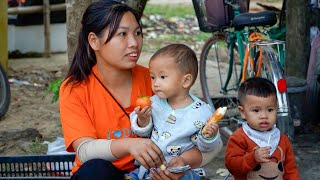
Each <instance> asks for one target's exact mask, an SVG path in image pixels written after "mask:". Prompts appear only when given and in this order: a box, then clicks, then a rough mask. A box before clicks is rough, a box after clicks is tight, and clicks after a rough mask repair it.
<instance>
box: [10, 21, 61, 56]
mask: <svg viewBox="0 0 320 180" xmlns="http://www.w3.org/2000/svg"><path fill="white" fill-rule="evenodd" d="M66 29H67V28H66V24H65V23H58V24H51V25H50V49H51V50H50V52H66V51H67V30H66ZM15 50H19V51H20V52H21V53H26V52H38V53H43V52H44V26H43V25H31V26H15V25H8V51H9V52H11V51H15Z"/></svg>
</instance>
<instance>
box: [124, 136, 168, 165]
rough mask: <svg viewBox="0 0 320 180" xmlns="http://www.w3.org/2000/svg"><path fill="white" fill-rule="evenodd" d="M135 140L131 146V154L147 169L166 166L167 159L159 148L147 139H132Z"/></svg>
mask: <svg viewBox="0 0 320 180" xmlns="http://www.w3.org/2000/svg"><path fill="white" fill-rule="evenodd" d="M132 140H135V142H134V143H131V145H130V146H129V153H130V154H131V155H132V156H133V157H134V158H135V160H137V161H139V162H140V164H141V165H143V166H144V167H145V168H147V169H150V168H156V167H159V166H160V165H161V164H165V163H166V162H165V158H164V156H163V154H162V151H161V150H160V149H159V147H158V146H157V145H156V144H155V143H154V142H152V141H151V140H150V139H147V138H132Z"/></svg>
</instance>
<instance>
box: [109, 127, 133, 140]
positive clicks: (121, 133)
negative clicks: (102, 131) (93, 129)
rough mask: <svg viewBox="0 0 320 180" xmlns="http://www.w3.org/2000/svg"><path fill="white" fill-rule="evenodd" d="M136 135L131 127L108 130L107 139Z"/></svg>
mask: <svg viewBox="0 0 320 180" xmlns="http://www.w3.org/2000/svg"><path fill="white" fill-rule="evenodd" d="M132 135H134V133H133V131H132V130H131V129H129V128H124V129H120V130H108V132H107V139H108V140H110V139H119V138H127V137H132Z"/></svg>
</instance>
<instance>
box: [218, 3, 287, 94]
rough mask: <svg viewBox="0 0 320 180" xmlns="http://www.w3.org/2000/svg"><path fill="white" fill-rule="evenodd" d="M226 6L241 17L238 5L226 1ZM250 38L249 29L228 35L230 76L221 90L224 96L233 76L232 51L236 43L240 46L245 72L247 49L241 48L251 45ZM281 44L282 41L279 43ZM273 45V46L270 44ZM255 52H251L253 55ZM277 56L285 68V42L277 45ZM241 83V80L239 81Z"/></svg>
mask: <svg viewBox="0 0 320 180" xmlns="http://www.w3.org/2000/svg"><path fill="white" fill-rule="evenodd" d="M225 4H227V5H229V6H231V7H232V9H233V13H234V15H235V16H237V15H239V14H240V10H239V8H240V6H239V5H238V4H236V3H233V2H231V1H230V0H226V1H225ZM248 36H249V31H248V30H247V29H243V30H240V31H238V30H234V31H230V32H229V34H228V40H227V46H228V48H229V49H230V50H229V54H228V57H229V61H230V62H229V70H228V74H227V79H226V81H225V83H224V85H223V86H222V89H221V91H220V92H221V93H223V94H227V92H228V89H227V87H228V84H229V81H230V78H231V76H232V66H233V63H234V53H233V51H232V49H234V46H235V43H237V44H238V46H237V47H238V48H237V50H238V53H239V57H240V65H241V71H240V72H242V71H243V65H244V52H245V49H244V46H241V44H244V45H246V46H249V45H250V43H249V42H248ZM279 42H280V41H279ZM270 45H272V44H270ZM252 53H253V52H251V54H252ZM277 54H278V55H279V56H278V57H279V58H278V59H279V62H280V65H281V67H284V65H285V44H284V42H283V43H277ZM240 77H241V74H240ZM239 82H240V80H239ZM236 86H237V87H236V88H238V87H239V84H237V85H236Z"/></svg>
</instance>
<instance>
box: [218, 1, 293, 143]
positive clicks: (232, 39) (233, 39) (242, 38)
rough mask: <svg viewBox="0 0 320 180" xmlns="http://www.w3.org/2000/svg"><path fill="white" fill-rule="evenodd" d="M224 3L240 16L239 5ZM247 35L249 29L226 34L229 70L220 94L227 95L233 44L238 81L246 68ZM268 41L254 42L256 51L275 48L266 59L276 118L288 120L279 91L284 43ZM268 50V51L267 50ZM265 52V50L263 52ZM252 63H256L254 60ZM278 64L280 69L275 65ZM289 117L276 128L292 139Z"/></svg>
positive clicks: (229, 2)
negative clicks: (272, 85) (237, 64)
mask: <svg viewBox="0 0 320 180" xmlns="http://www.w3.org/2000/svg"><path fill="white" fill-rule="evenodd" d="M225 3H226V4H227V5H229V6H231V7H232V9H233V13H234V15H235V16H237V15H239V14H240V11H239V5H238V4H236V3H232V2H231V1H230V0H226V1H225ZM249 35H250V30H249V28H248V27H247V28H244V29H242V30H236V29H234V31H230V32H229V34H228V38H227V47H228V48H230V49H229V51H228V53H229V54H228V57H229V70H228V74H227V78H226V81H225V83H224V84H223V85H222V89H221V91H220V92H221V93H223V94H227V92H228V89H227V87H228V84H229V81H230V79H231V76H232V73H233V70H232V68H233V64H234V51H233V49H234V46H235V43H237V44H238V46H237V50H238V53H239V56H240V65H241V71H240V72H241V73H240V79H241V77H242V72H243V68H247V67H244V58H245V56H244V52H245V49H244V46H246V48H248V47H250V45H251V43H252V42H249ZM268 39H269V40H263V41H261V42H258V43H257V42H254V43H257V44H256V47H255V48H256V49H259V48H258V46H260V47H261V46H262V47H265V48H274V46H276V48H275V49H276V50H275V51H276V53H273V52H270V53H268V59H269V62H268V64H270V67H268V68H270V71H272V72H274V73H273V74H272V76H273V77H272V78H271V79H272V80H273V84H274V85H275V87H276V89H277V99H278V112H277V116H278V117H279V118H280V119H281V118H288V117H289V104H288V96H287V94H286V92H280V91H279V87H278V86H279V80H282V79H284V77H283V75H284V66H285V42H284V41H279V40H270V38H269V37H268ZM255 48H252V50H251V51H250V55H251V57H255V56H254V55H255V51H256V49H255ZM269 50H270V49H269ZM264 51H266V50H264ZM254 61H257V60H256V59H255V60H254ZM277 63H278V64H280V67H279V66H278V65H276V64H277ZM240 79H239V81H238V82H237V84H236V89H238V88H239V85H240V82H241V80H240ZM290 119H291V118H290V117H289V120H282V121H277V126H278V128H279V129H281V130H282V131H284V132H285V133H286V134H288V135H289V137H291V138H292V137H293V134H292V130H290V129H287V127H290V126H288V124H290V122H291V121H290Z"/></svg>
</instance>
